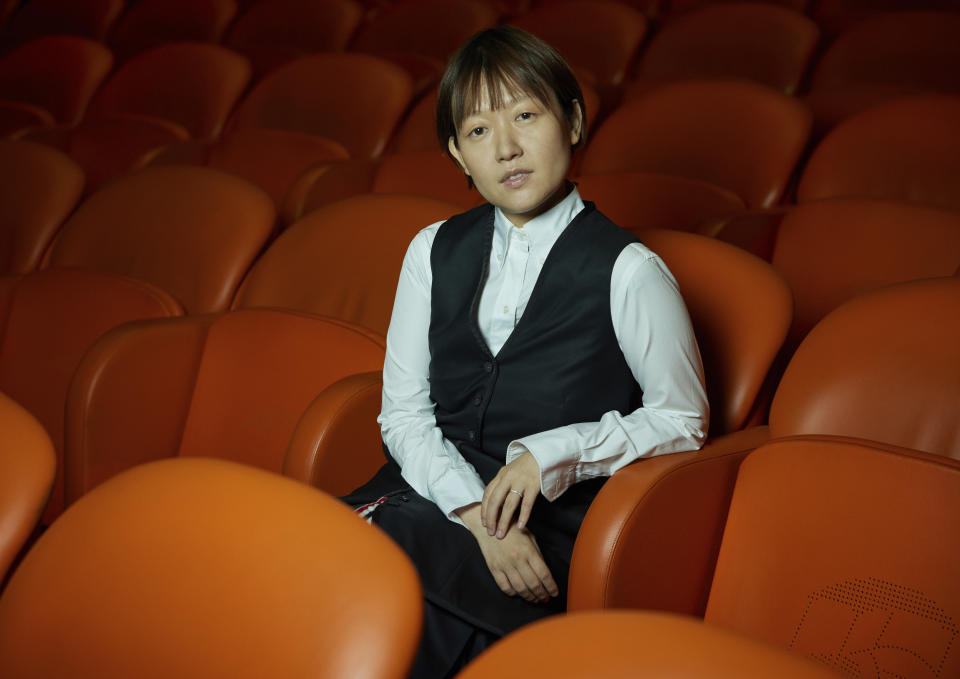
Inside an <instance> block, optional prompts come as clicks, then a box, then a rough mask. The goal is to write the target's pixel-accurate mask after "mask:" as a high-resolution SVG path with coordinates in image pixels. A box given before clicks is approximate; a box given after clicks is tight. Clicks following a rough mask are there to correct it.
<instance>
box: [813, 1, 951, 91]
mask: <svg viewBox="0 0 960 679" xmlns="http://www.w3.org/2000/svg"><path fill="white" fill-rule="evenodd" d="M958 33H960V15H958V14H957V13H956V12H923V11H920V12H890V13H881V14H877V15H875V16H871V17H867V18H865V19H863V20H862V21H859V22H857V23H856V24H854V25H852V26H850V27H849V28H848V29H846V30H845V31H843V32H841V33H840V35H839V36H837V38H836V39H835V40H834V41H833V42H832V43H831V44H830V46H829V47H828V48H827V50H826V51H825V52H824V54H823V56H822V57H821V58H820V59H819V61H818V62H817V67H816V69H815V70H814V73H813V78H812V80H811V83H810V89H811V91H814V92H816V91H842V90H845V89H851V88H863V87H886V88H891V90H892V91H893V92H896V91H897V90H899V91H900V92H901V93H908V92H951V93H957V94H960V41H958V40H957V34H958Z"/></svg>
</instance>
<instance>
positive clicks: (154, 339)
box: [65, 309, 384, 503]
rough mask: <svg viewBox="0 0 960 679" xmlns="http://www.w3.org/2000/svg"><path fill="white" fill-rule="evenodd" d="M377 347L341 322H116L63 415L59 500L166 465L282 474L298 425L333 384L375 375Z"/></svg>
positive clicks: (259, 316)
mask: <svg viewBox="0 0 960 679" xmlns="http://www.w3.org/2000/svg"><path fill="white" fill-rule="evenodd" d="M383 355H384V343H383V340H382V338H380V337H377V336H376V335H374V334H373V333H370V332H368V331H365V330H363V329H361V328H358V327H356V326H353V325H351V324H349V323H343V322H340V321H337V320H334V319H325V318H320V317H318V316H316V315H313V314H305V313H297V312H292V311H289V312H288V311H281V310H265V309H260V310H244V311H237V312H231V313H227V314H221V315H204V316H191V317H184V318H178V319H171V320H167V321H162V322H144V323H139V324H131V325H126V326H124V327H122V328H117V329H116V331H114V332H112V333H110V334H108V335H105V336H104V337H103V338H102V339H101V340H100V341H99V342H98V343H97V344H96V345H95V346H94V347H92V348H91V350H90V351H89V352H88V353H87V355H86V356H85V357H84V360H83V363H82V364H81V365H80V366H79V368H78V369H77V373H76V376H75V377H74V380H73V382H72V385H71V390H70V394H69V396H68V403H67V408H66V412H67V415H66V418H67V432H66V452H65V467H66V486H67V502H68V503H70V502H73V501H75V500H76V499H77V498H79V497H80V496H82V495H83V494H84V493H86V492H87V491H89V490H90V489H91V488H92V487H94V486H96V485H97V484H99V483H100V482H102V481H104V480H105V479H107V478H109V477H111V476H113V475H114V474H116V473H117V472H119V471H122V470H123V469H126V468H128V467H132V466H134V465H135V464H138V463H141V462H145V461H148V460H155V459H161V458H165V457H177V456H181V457H216V458H223V459H229V460H234V461H237V462H243V463H245V464H249V465H252V466H256V467H260V468H263V469H267V470H269V471H274V472H280V470H281V468H282V466H283V458H284V453H285V451H286V447H287V443H288V441H289V439H290V435H291V434H292V432H293V430H294V427H295V426H296V423H297V419H298V418H299V416H300V414H301V413H302V412H303V411H304V410H305V409H306V407H307V405H308V404H309V403H310V402H311V400H313V398H314V397H315V396H316V395H317V394H319V393H320V392H321V391H323V389H325V388H326V387H327V386H329V385H330V384H332V383H333V382H336V381H337V380H339V379H340V378H342V377H344V376H346V375H350V374H353V373H359V372H369V371H371V370H379V369H380V368H381V367H382V366H383Z"/></svg>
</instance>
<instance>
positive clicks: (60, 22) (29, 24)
mask: <svg viewBox="0 0 960 679" xmlns="http://www.w3.org/2000/svg"><path fill="white" fill-rule="evenodd" d="M18 4H23V5H24V6H23V7H22V8H21V9H20V11H19V12H17V15H16V16H15V17H14V18H13V19H12V20H11V24H12V25H11V33H12V34H13V35H14V36H15V38H16V39H17V40H21V41H25V40H32V39H33V38H35V37H37V36H42V35H71V36H80V37H83V38H90V39H91V40H97V41H101V42H102V41H103V39H104V38H105V37H106V35H107V33H108V32H109V31H110V29H111V28H112V27H113V25H114V23H115V22H116V20H117V18H118V17H119V16H120V14H122V13H123V9H124V1H123V0H31V2H30V3H29V7H28V6H26V3H18Z"/></svg>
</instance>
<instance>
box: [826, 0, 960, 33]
mask: <svg viewBox="0 0 960 679" xmlns="http://www.w3.org/2000/svg"><path fill="white" fill-rule="evenodd" d="M911 10H912V11H917V10H934V11H941V10H952V11H956V10H960V2H958V1H957V0H817V3H816V5H815V6H814V7H813V18H814V19H815V20H816V22H817V24H818V25H819V26H820V27H821V28H822V29H823V30H824V32H826V33H827V34H829V35H836V34H837V33H840V32H841V31H843V30H844V29H847V28H849V27H851V26H853V25H855V24H857V23H859V22H861V21H863V20H864V19H867V18H870V17H872V16H875V15H877V14H882V13H886V12H906V11H911Z"/></svg>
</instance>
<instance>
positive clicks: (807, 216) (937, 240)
mask: <svg viewBox="0 0 960 679" xmlns="http://www.w3.org/2000/svg"><path fill="white" fill-rule="evenodd" d="M772 262H773V265H774V266H775V267H776V268H777V270H778V271H780V272H781V273H783V275H784V276H785V277H786V279H787V281H788V282H789V283H790V287H791V289H792V290H793V298H794V303H795V308H794V318H793V326H792V328H791V330H790V338H789V339H788V341H787V348H788V350H792V349H794V348H796V346H797V345H798V344H799V343H800V340H802V339H803V337H804V336H805V335H806V334H807V333H808V332H809V331H810V330H811V329H812V328H813V327H814V326H815V325H816V324H817V322H818V321H820V319H821V318H823V317H824V316H826V315H827V313H828V312H830V311H832V310H833V309H835V308H836V307H838V306H840V304H842V303H843V302H845V301H847V300H848V299H852V298H853V297H856V296H857V295H860V294H862V293H864V292H867V291H868V290H873V289H875V288H878V287H882V286H884V285H889V284H892V283H899V282H903V281H910V280H916V279H921V278H936V277H939V276H950V275H951V274H952V273H953V272H954V271H955V270H956V269H957V267H960V214H957V213H955V212H947V211H943V210H937V209H934V208H928V207H924V206H919V205H908V204H904V203H898V202H894V201H881V200H856V199H842V198H837V199H832V200H819V201H815V202H812V203H806V204H804V205H799V206H797V207H796V208H794V209H793V210H791V211H790V212H789V213H788V214H787V215H786V216H785V217H784V218H783V221H782V222H781V223H780V226H779V228H778V230H777V239H776V245H775V246H774V251H773V257H772Z"/></svg>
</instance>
